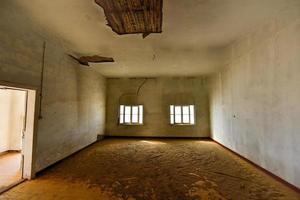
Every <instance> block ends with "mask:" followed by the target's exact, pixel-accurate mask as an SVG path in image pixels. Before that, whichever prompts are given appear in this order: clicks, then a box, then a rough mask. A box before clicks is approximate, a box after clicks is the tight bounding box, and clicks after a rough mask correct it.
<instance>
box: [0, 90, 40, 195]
mask: <svg viewBox="0 0 300 200" xmlns="http://www.w3.org/2000/svg"><path fill="white" fill-rule="evenodd" d="M35 99H36V92H35V90H30V89H25V88H17V87H9V86H4V85H0V177H1V179H0V193H1V191H4V190H6V189H7V188H10V187H12V186H13V185H15V184H17V183H20V182H21V181H23V180H24V179H28V178H31V177H32V173H33V167H32V163H33V162H32V160H33V159H32V157H33V138H34V137H33V133H34V119H35V117H34V116H35Z"/></svg>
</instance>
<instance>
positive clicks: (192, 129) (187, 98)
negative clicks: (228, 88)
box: [106, 77, 210, 137]
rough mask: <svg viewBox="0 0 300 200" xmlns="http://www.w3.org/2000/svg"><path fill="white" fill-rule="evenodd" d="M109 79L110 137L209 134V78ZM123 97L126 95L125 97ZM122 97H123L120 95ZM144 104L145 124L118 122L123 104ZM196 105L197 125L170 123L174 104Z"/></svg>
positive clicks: (107, 126) (203, 135) (108, 115)
mask: <svg viewBox="0 0 300 200" xmlns="http://www.w3.org/2000/svg"><path fill="white" fill-rule="evenodd" d="M143 82H144V79H143V78H137V79H130V78H121V79H107V95H106V96H107V101H106V102H107V108H106V119H107V120H106V134H107V135H110V136H139V137H140V136H147V137H209V136H210V128H209V106H208V91H207V84H206V83H207V82H206V78H203V77H196V78H171V77H165V78H164V77H162V78H154V79H148V80H147V82H146V83H145V84H144V85H143V87H142V88H141V89H140V92H139V95H138V96H135V95H124V94H128V93H136V92H137V90H138V88H139V86H140V85H141V84H142V83H143ZM121 96H122V97H121ZM120 97H121V98H120ZM120 104H124V105H137V104H142V105H143V106H144V125H142V126H125V125H118V113H119V105H120ZM172 104H174V105H190V104H193V105H195V110H196V125H194V126H172V125H170V107H169V106H170V105H172Z"/></svg>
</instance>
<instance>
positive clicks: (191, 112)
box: [190, 105, 195, 124]
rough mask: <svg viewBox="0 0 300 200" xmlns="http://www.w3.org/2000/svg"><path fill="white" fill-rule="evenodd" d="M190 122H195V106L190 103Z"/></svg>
mask: <svg viewBox="0 0 300 200" xmlns="http://www.w3.org/2000/svg"><path fill="white" fill-rule="evenodd" d="M190 124H195V106H193V105H190Z"/></svg>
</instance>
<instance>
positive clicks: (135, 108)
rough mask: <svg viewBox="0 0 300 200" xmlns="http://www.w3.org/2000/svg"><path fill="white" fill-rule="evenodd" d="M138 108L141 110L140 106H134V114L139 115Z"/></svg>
mask: <svg viewBox="0 0 300 200" xmlns="http://www.w3.org/2000/svg"><path fill="white" fill-rule="evenodd" d="M138 110H139V107H138V106H132V114H133V115H137V114H138Z"/></svg>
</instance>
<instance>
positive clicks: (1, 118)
mask: <svg viewBox="0 0 300 200" xmlns="http://www.w3.org/2000/svg"><path fill="white" fill-rule="evenodd" d="M10 99H11V95H10V93H8V92H3V91H1V90H0V153H2V152H5V151H8V150H9V134H8V133H9V128H10V126H9V119H10V103H11V101H10Z"/></svg>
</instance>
